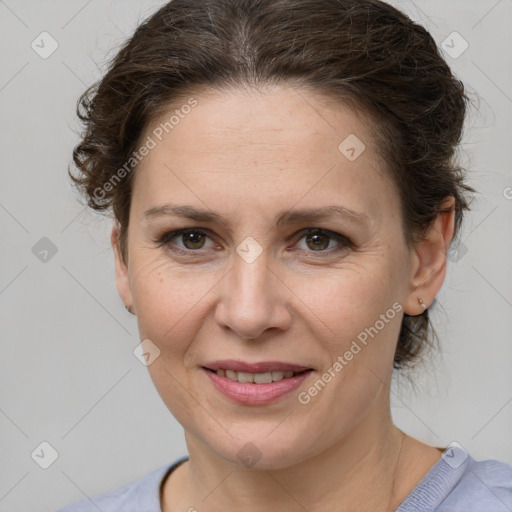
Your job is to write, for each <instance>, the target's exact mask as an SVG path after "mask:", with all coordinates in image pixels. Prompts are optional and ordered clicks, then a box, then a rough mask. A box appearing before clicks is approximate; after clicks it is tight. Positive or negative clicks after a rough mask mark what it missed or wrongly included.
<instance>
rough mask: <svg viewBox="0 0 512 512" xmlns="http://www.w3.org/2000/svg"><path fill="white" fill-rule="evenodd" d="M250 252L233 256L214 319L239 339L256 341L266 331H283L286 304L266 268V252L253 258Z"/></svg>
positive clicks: (263, 251) (267, 260)
mask: <svg viewBox="0 0 512 512" xmlns="http://www.w3.org/2000/svg"><path fill="white" fill-rule="evenodd" d="M241 246H242V249H244V247H243V244H241ZM237 252H238V251H237ZM249 252H250V251H246V252H244V251H243V250H242V252H241V254H242V255H240V254H238V253H237V254H235V256H234V261H233V266H232V268H231V272H229V275H228V276H226V277H227V279H226V280H225V282H224V286H223V288H222V296H221V297H220V303H219V305H218V307H217V312H216V318H217V321H218V322H219V323H220V324H221V325H223V326H224V327H229V328H230V329H231V330H232V331H234V332H236V333H237V334H238V336H240V337H243V338H257V337H258V336H260V335H261V334H262V333H263V332H264V331H265V330H266V329H268V328H271V327H281V328H284V326H285V323H286V321H287V316H288V315H287V314H286V313H284V310H285V309H286V308H285V305H284V304H280V298H279V288H278V286H276V283H274V281H275V278H274V277H273V272H272V271H271V269H270V268H269V266H270V265H269V263H270V262H269V252H268V251H266V250H262V251H261V252H260V254H259V255H257V257H256V258H255V259H252V258H248V257H246V256H247V254H248V253H249Z"/></svg>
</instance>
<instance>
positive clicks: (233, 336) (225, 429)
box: [61, 0, 512, 512]
mask: <svg viewBox="0 0 512 512" xmlns="http://www.w3.org/2000/svg"><path fill="white" fill-rule="evenodd" d="M466 101H467V97H466V95H465V93H464V86H463V84H462V83H461V82H460V81H458V80H457V79H456V78H455V77H454V76H453V74H452V73H451V71H450V69H449V67H448V66H447V64H446V62H445V61H444V60H443V58H442V57H441V56H440V54H439V52H438V49H437V47H436V44H435V42H434V40H433V39H432V37H431V36H430V35H429V33H428V32H427V31H426V30H425V29H424V28H422V27H421V26H419V25H417V24H415V23H413V22H412V21H411V20H410V19H409V18H408V17H406V16H405V15H404V14H402V13H401V12H399V11H397V10H396V9H395V8H393V7H391V6H389V5H387V4H385V3H383V2H380V1H377V0H362V1H358V2H353V1H349V0H175V1H173V2H170V3H168V4H167V5H165V6H164V7H162V8H161V9H160V10H158V12H156V13H155V14H154V15H152V16H151V17H150V18H149V19H147V20H146V21H145V22H143V23H142V24H141V26H140V27H139V28H138V29H137V30H136V32H135V34H134V35H133V36H132V37H131V39H130V40H129V41H128V42H127V43H126V44H125V46H124V47H123V48H122V49H121V50H120V51H119V53H118V54H117V56H116V57H115V58H114V60H113V62H112V64H111V66H110V69H109V71H108V73H107V74H106V75H105V76H104V77H103V79H102V80H101V81H100V82H99V83H98V84H97V86H96V87H93V88H91V89H90V90H88V91H86V92H85V93H84V95H83V96H82V98H81V101H80V107H81V108H79V115H80V118H81V119H82V121H83V122H84V123H85V125H86V130H85V132H84V134H83V139H82V141H81V142H80V144H79V145H78V146H77V147H76V148H75V151H74V155H73V156H74V162H75V164H76V165H77V167H78V169H79V170H80V175H78V176H72V177H73V180H74V181H75V183H76V184H77V186H78V187H79V189H80V190H81V191H82V192H83V193H84V195H85V197H86V198H87V201H88V204H89V206H91V207H92V208H94V209H96V210H107V209H108V208H112V210H113V213H114V217H115V223H114V226H113V229H112V246H113V249H114V254H115V263H116V281H117V288H118V291H119V294H120V296H121V298H122V299H123V301H124V303H125V305H126V307H127V308H128V310H129V311H130V312H132V313H133V314H134V315H136V316H137V321H138V327H139V334H140V339H141V340H142V343H141V347H140V354H141V357H142V358H143V360H144V361H145V364H147V366H148V370H149V372H150V375H151V378H152V380H153V382H154V384H155V386H156V389H157V391H158V392H159V394H160V396H161V398H162V399H163V401H164V402H165V404H166V405H167V407H168V408H169V410H170V412H171V413H172V414H173V415H174V416H175V417H176V419H177V420H178V421H179V422H180V423H181V424H182V425H183V428H184V430H185V438H186V442H187V448H188V452H189V455H188V457H184V458H182V459H180V460H179V461H175V462H174V463H173V464H170V465H166V466H165V467H162V468H159V469H158V470H156V471H154V472H153V473H151V474H149V475H146V476H145V477H144V478H142V479H140V480H138V481H137V482H134V483H131V484H128V485H126V486H125V487H123V488H121V489H118V490H116V491H112V492H110V493H105V494H102V495H100V496H96V497H93V499H92V501H91V500H83V501H82V502H79V503H77V504H74V505H70V506H68V507H65V508H63V509H61V512H72V511H85V510H97V509H98V508H99V509H100V510H102V511H103V512H107V511H119V512H120V511H123V512H127V511H132V510H133V511H135V510H137V511H147V512H156V511H160V510H162V511H164V512H175V511H185V510H189V511H194V510H198V511H200V512H202V511H217V510H224V511H231V510H233V511H234V510H240V509H243V510H246V511H256V510H258V511H260V510H265V511H266V510H269V509H272V510H286V511H295V510H297V511H299V510H303V511H304V510H307V511H315V512H320V511H324V510H343V511H358V512H364V511H372V512H375V511H391V510H397V511H400V512H405V511H412V510H415V511H416V510H437V511H448V510H449V511H458V510H460V511H462V510H463V511H465V512H467V511H484V510H485V511H498V510H512V466H510V465H507V464H505V463H502V462H498V461H480V462H477V461H476V460H474V459H473V458H472V457H471V456H470V455H469V454H468V453H467V452H465V451H464V449H462V448H461V447H459V446H449V447H433V446H429V445H427V444H425V443H423V442H420V441H419V440H417V439H414V438H413V437H411V436H408V435H407V434H405V433H404V432H402V431H401V430H400V429H398V428H397V427H396V426H395V425H394V424H393V422H392V419H391V414H390V393H389V389H390V388H389V386H390V383H391V377H392V372H393V369H396V370H397V371H400V369H401V368H403V367H406V366H410V365H412V364H413V363H414V362H415V361H416V360H417V359H418V357H419V355H420V354H421V353H422V350H423V348H424V347H425V345H427V344H428V343H429V342H430V341H431V331H430V324H429V319H428V309H429V307H430V305H431V304H432V302H433V301H434V300H435V297H436V295H437V294H438V292H439V290H440V288H441V286H442V283H443V280H444V277H445V272H446V266H447V251H448V249H449V247H450V244H451V243H452V241H453V239H454V238H455V237H456V236H457V233H458V232H459V230H460V227H461V223H462V219H463V214H464V211H465V210H467V209H468V208H469V194H470V193H471V192H473V189H472V188H471V187H469V186H468V185H467V184H466V183H465V182H464V175H463V170H462V169H460V168H459V167H458V166H457V164H456V163H455V162H454V160H453V156H454V151H455V149H456V147H457V144H458V143H459V142H460V140H461V133H462V128H463V123H464V117H465V110H466Z"/></svg>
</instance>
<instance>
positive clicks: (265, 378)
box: [216, 370, 294, 384]
mask: <svg viewBox="0 0 512 512" xmlns="http://www.w3.org/2000/svg"><path fill="white" fill-rule="evenodd" d="M216 373H217V375H221V376H222V377H227V378H228V379H231V380H236V381H238V382H244V383H246V382H253V383H255V384H270V383H271V382H277V381H278V380H282V379H289V378H290V377H293V375H294V372H293V371H291V370H287V371H285V372H280V371H275V372H265V373H248V372H235V371H233V370H217V371H216Z"/></svg>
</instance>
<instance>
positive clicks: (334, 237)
mask: <svg viewBox="0 0 512 512" xmlns="http://www.w3.org/2000/svg"><path fill="white" fill-rule="evenodd" d="M299 235H301V237H300V238H299V239H298V240H299V241H300V240H302V239H304V240H305V245H306V248H305V249H302V248H301V249H300V250H304V251H309V252H317V253H318V252H320V253H331V252H338V251H341V250H345V249H347V248H350V247H352V245H353V244H352V242H351V241H350V240H349V239H348V238H347V237H345V236H343V235H340V234H339V233H334V232H333V231H328V230H325V229H319V228H311V229H305V230H303V231H301V232H300V233H299ZM332 242H337V245H336V244H335V245H334V248H333V247H332Z"/></svg>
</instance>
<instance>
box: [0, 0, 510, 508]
mask: <svg viewBox="0 0 512 512" xmlns="http://www.w3.org/2000/svg"><path fill="white" fill-rule="evenodd" d="M393 3H394V4H395V5H397V6H398V7H399V8H401V9H403V10H404V11H405V12H407V13H408V14H409V15H410V16H411V17H412V18H413V19H414V20H417V21H419V22H420V23H422V24H424V25H425V26H426V27H427V28H428V29H429V30H430V31H431V33H432V35H433V36H434V38H435V39H436V41H437V42H438V44H439V45H440V46H441V45H442V43H443V41H444V40H446V38H447V37H448V36H449V35H450V34H452V32H453V31H457V32H459V33H460V34H461V35H462V37H463V38H464V39H465V40H466V41H467V42H468V44H469V48H468V49H467V50H466V51H465V52H464V53H463V54H462V55H460V56H458V57H457V58H453V57H450V56H449V55H446V59H447V61H448V63H449V64H450V65H451V66H452V69H453V70H454V72H455V73H456V74H457V76H458V77H459V78H460V79H461V80H463V81H464V82H465V84H466V85H467V86H468V88H469V92H470V94H471V95H472V97H473V98H474V99H475V101H477V99H478V101H479V104H478V105H477V106H478V110H474V111H472V113H471V115H470V117H469V118H468V121H467V125H466V126H467V129H466V133H465V137H464V145H463V147H462V148H461V152H460V159H461V162H462V163H463V165H465V166H467V167H468V168H470V169H471V175H470V183H471V184H472V185H473V186H475V187H476V188H477V189H478V190H479V191H480V193H481V194H480V196H479V197H478V199H477V200H476V201H475V202H474V204H473V211H472V212H471V214H470V215H469V216H468V218H467V222H466V225H465V228H464V232H463V233H462V244H463V245H461V247H460V248H459V249H458V251H457V250H455V251H453V252H451V261H450V264H449V269H448V275H447V279H446V281H445V284H444V287H443V290H442V292H441V293H440V294H439V296H438V297H439V302H440V303H441V304H442V306H443V307H442V308H441V307H437V308H436V310H435V313H434V321H435V325H436V328H437V331H438V333H439V336H440V338H441V343H442V352H441V353H440V354H438V355H436V354H433V355H432V356H431V357H430V358H429V359H428V360H427V361H426V363H425V365H424V366H423V367H421V368H419V369H418V370H417V371H416V372H415V373H414V374H413V377H414V381H415V383H416V389H413V388H411V386H410V385H409V384H408V382H407V380H404V379H403V378H399V379H398V380H397V381H396V382H395V386H394V389H393V394H392V397H393V414H394V417H395V420H396V422H397V423H398V425H399V426H400V427H401V428H403V429H404V430H406V431H407V432H409V433H410V434H412V435H414V436H416V437H418V438H419V439H422V440H423V441H425V442H428V443H432V444H434V445H436V446H442V445H447V444H449V443H450V442H452V441H457V442H459V443H460V444H461V445H462V446H463V447H464V448H465V449H466V450H468V451H469V452H470V453H471V455H473V456H474V457H475V458H478V459H484V458H495V459H499V460H502V461H506V462H509V463H512V436H511V435H510V433H511V432H512V372H511V371H510V366H511V365H510V361H511V356H512V343H511V342H510V341H511V334H510V333H511V330H512V314H511V313H512V287H511V283H512V267H511V265H510V256H511V253H512V230H511V220H512V172H511V163H510V162H511V160H512V151H511V145H512V144H511V142H512V140H511V113H512V87H511V85H512V73H511V71H512V67H511V62H510V48H512V36H511V31H510V20H511V19H512V2H511V1H510V0H499V1H497V0H480V1H467V0H456V1H453V0H452V1H450V2H446V1H442V0H435V1H420V0H417V1H415V2H412V1H402V2H393ZM160 5H162V2H154V1H153V2H151V1H147V0H146V1H133V0H131V1H126V0H125V1H121V0H102V1H99V0H89V1H83V0H72V1H70V0H67V1H64V0H61V1H49V0H47V1H44V2H43V1H35V0H30V1H29V0H25V1H21V0H17V1H15V0H5V1H1V0H0V30H1V31H0V34H1V35H0V37H1V40H2V60H1V65H0V72H1V75H0V107H1V112H2V133H1V135H2V137H1V140H2V161H1V171H0V172H1V181H0V183H1V185H0V229H1V252H0V258H1V259H0V329H1V342H2V347H1V348H2V350H1V357H0V379H1V380H0V393H1V394H0V433H1V444H0V450H1V451H0V460H1V464H0V511H1V512H6V511H10V512H21V511H26V510H39V511H52V510H55V509H57V508H59V507H60V506H63V505H64V504H65V503H69V502H71V501H74V500H77V499H79V498H82V497H84V495H87V496H91V495H94V494H96V493H99V492H103V491H106V490H109V489H113V488H115V487H119V486H121V485H124V484H125V483H128V482H130V481H132V480H135V479H137V478H140V477H142V476H143V475H145V474H147V473H148V472H150V471H153V470H154V469H156V468H157V467H159V466H161V465H163V464H166V463H170V462H172V461H173V460H175V459H176V458H178V457H180V456H182V455H184V454H186V447H185V443H184V436H183V432H182V429H181V427H180V425H179V424H178V423H177V422H176V421H175V420H174V419H173V417H172V416H171V414H170V413H169V412H168V411H167V409H166V407H165V405H164V404H163V403H162V402H161V400H160V398H159V396H158V394H157V392H156V390H155V389H154V387H153V384H152V382H151V380H150V378H149V375H148V373H147V369H146V368H145V367H144V366H143V365H142V364H141V363H140V362H139V361H138V360H137V359H136V358H135V357H134V355H133V350H134V349H135V347H136V346H137V345H138V343H139V340H138V332H137V326H136V319H135V317H133V316H131V315H129V314H128V313H127V312H126V311H125V310H124V308H123V304H122V302H121V299H120V298H119V297H118V295H117V291H116V288H115V282H114V269H113V259H112V253H111V249H110V245H109V233H110V227H111V220H110V219H104V218H102V217H99V216H97V215H94V214H91V213H89V212H88V211H87V210H85V209H84V208H83V206H81V205H80V204H79V203H78V202H77V198H76V197H75V196H74V194H73V192H72V189H71V187H70V184H69V182H68V179H67V175H66V169H67V165H68V163H69V162H70V161H71V151H72V148H73V146H74V145H75V144H76V142H77V138H76V136H75V134H74V133H73V130H74V129H77V128H78V127H79V125H78V124H77V120H76V119H75V110H74V109H75V103H76V100H77V98H78V96H79V94H80V93H81V92H82V91H83V90H84V89H85V87H86V86H87V85H89V84H90V83H92V82H93V81H94V80H96V79H97V78H99V77H100V76H101V73H102V69H104V68H102V66H104V63H105V62H106V59H107V58H108V57H110V56H112V55H113V53H114V52H115V48H116V46H117V45H118V44H119V43H121V42H122V41H123V40H124V38H125V37H127V36H129V35H130V34H131V33H132V31H133V30H134V28H135V27H136V25H137V24H138V23H139V22H140V21H141V20H142V19H143V18H145V17H146V16H147V15H149V14H150V13H152V12H153V11H154V10H155V9H156V8H157V7H159V6H160ZM43 31H46V32H48V33H49V34H51V36H52V37H53V38H54V39H55V40H56V41H57V42H58V45H59V46H58V48H57V50H56V51H55V52H54V53H53V54H52V55H50V56H49V57H48V58H46V59H43V58H42V57H40V55H39V54H38V53H36V52H35V51H34V50H33V49H32V47H31V43H32V41H34V40H36V43H37V41H40V38H39V39H38V36H39V34H40V33H41V32H43ZM448 41H449V42H450V44H451V45H452V46H455V49H457V46H456V45H460V42H457V41H455V42H454V43H451V39H448ZM40 46H42V43H40ZM45 48H46V49H48V48H49V40H46V43H45ZM459 48H460V46H459ZM43 237H47V238H48V239H50V240H51V242H52V243H53V244H54V245H55V247H56V248H57V253H56V254H54V255H52V253H51V252H50V253H48V255H47V256H46V259H47V261H41V259H40V258H42V257H43V253H38V250H39V251H40V250H41V248H40V246H39V245H36V244H38V243H39V244H43V247H44V244H48V242H47V241H43V242H40V240H41V238H43ZM34 246H36V249H35V250H34V252H35V253H36V254H34V252H33V247H34ZM43 441H46V442H48V443H50V445H51V446H53V448H54V449H55V450H56V451H57V452H58V458H57V459H56V460H55V462H53V464H51V465H50V466H49V467H48V469H42V468H41V467H40V466H39V465H38V464H37V463H36V462H35V461H34V460H33V458H32V457H31V454H32V452H34V450H36V448H38V447H39V445H40V443H41V442H43ZM36 453H40V454H41V453H44V454H45V455H44V456H42V455H41V456H40V457H39V459H38V461H39V463H42V462H41V461H42V459H44V457H48V453H49V452H48V450H47V449H46V451H45V449H43V452H41V451H40V449H39V452H38V451H37V450H36ZM34 458H35V459H37V457H36V456H34ZM43 462H44V461H43Z"/></svg>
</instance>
